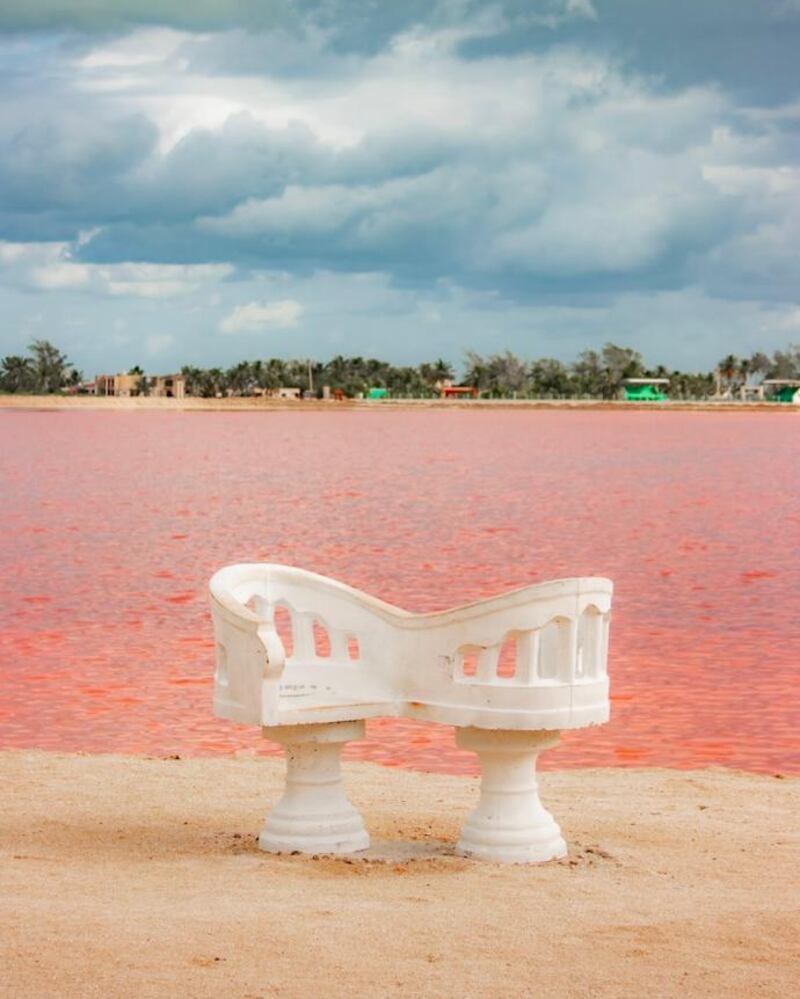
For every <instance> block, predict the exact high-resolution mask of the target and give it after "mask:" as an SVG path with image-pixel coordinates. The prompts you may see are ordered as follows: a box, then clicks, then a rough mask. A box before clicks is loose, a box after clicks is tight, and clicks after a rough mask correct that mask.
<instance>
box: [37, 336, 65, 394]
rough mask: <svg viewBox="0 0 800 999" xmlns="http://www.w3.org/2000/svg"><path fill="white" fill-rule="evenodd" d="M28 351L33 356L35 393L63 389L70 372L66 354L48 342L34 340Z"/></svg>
mask: <svg viewBox="0 0 800 999" xmlns="http://www.w3.org/2000/svg"><path fill="white" fill-rule="evenodd" d="M28 350H29V351H30V352H31V354H33V359H32V365H33V371H34V376H35V386H36V391H37V392H46V393H52V392H59V391H60V390H61V389H62V388H64V386H65V385H66V384H67V382H68V380H69V376H70V373H71V370H72V365H71V364H70V363H69V361H68V360H67V356H66V354H62V353H61V351H60V350H59V349H58V348H57V347H56V346H54V345H53V344H52V343H50V341H49V340H34V341H33V343H31V345H30V346H29V347H28Z"/></svg>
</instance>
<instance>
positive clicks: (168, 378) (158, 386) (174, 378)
mask: <svg viewBox="0 0 800 999" xmlns="http://www.w3.org/2000/svg"><path fill="white" fill-rule="evenodd" d="M149 382H150V395H154V396H160V397H162V398H167V399H183V397H184V396H185V395H186V379H185V378H184V377H183V375H152V376H151V377H150V378H149Z"/></svg>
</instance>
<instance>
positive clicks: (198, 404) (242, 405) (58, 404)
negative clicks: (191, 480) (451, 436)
mask: <svg viewBox="0 0 800 999" xmlns="http://www.w3.org/2000/svg"><path fill="white" fill-rule="evenodd" d="M0 409H44V410H53V409H73V410H74V409H78V410H86V409H110V410H123V411H131V410H134V411H135V410H146V409H158V410H161V411H174V412H181V411H186V410H195V411H197V410H212V411H215V412H218V411H226V412H227V411H230V412H251V411H255V412H260V411H264V412H269V411H273V410H274V411H278V410H282V411H287V410H288V411H294V412H297V413H303V412H305V413H307V412H323V413H328V412H342V411H346V410H361V411H369V412H373V413H375V412H380V411H382V410H384V411H385V410H386V409H417V410H419V409H426V410H427V409H443V410H448V409H489V410H497V409H514V410H521V409H540V410H547V409H549V410H587V409H604V410H617V411H619V412H630V411H631V410H641V411H645V412H687V411H689V412H695V411H698V412H699V411H707V412H714V413H718V412H720V411H724V412H739V413H752V412H762V413H776V412H779V413H800V406H791V405H781V404H779V403H775V402H736V401H733V402H727V401H722V402H697V401H692V400H685V401H684V400H677V399H673V400H668V401H666V402H659V403H652V402H643V403H638V402H631V401H621V400H617V399H612V400H602V399H470V400H459V399H380V400H368V399H343V400H340V401H338V402H337V401H335V400H333V399H302V400H300V399H267V398H261V397H251V396H242V397H239V396H230V397H228V398H225V399H201V398H199V397H197V396H186V397H184V398H183V399H166V398H162V397H154V396H91V395H77V396H64V395H0Z"/></svg>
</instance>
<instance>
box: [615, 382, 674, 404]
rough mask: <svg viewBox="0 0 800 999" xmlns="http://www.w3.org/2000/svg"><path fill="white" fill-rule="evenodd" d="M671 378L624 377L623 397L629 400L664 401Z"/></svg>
mask: <svg viewBox="0 0 800 999" xmlns="http://www.w3.org/2000/svg"><path fill="white" fill-rule="evenodd" d="M668 386H669V378H624V379H623V380H622V390H621V395H622V398H623V399H625V400H626V401H628V402H664V401H665V400H666V398H667V387H668Z"/></svg>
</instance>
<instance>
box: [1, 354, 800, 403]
mask: <svg viewBox="0 0 800 999" xmlns="http://www.w3.org/2000/svg"><path fill="white" fill-rule="evenodd" d="M128 373H129V374H132V375H138V376H139V381H138V383H137V385H138V387H137V388H136V389H135V390H134V391H136V392H138V393H139V394H142V395H146V394H147V393H148V392H149V378H148V376H147V375H146V374H145V372H144V371H143V369H142V368H141V367H140V366H138V365H137V366H136V367H133V368H131V369H130V370H129V372H128ZM181 374H182V375H183V376H184V378H185V383H186V393H187V395H196V396H202V397H205V398H215V397H218V396H231V395H234V396H248V395H255V394H258V393H263V392H269V391H270V390H274V389H278V388H281V387H293V388H299V389H300V390H301V391H303V392H304V393H306V392H309V393H311V394H312V395H321V394H322V389H323V386H328V387H329V388H330V389H331V390H332V391H336V390H337V389H338V390H340V391H341V392H343V393H344V394H345V395H346V396H350V397H354V396H358V395H363V394H366V393H367V392H368V391H369V390H370V389H372V388H384V389H386V390H387V391H388V393H389V394H390V395H392V396H395V397H400V398H425V397H432V396H435V395H437V394H438V391H439V388H440V386H441V385H442V384H443V383H447V382H454V381H455V377H456V373H455V371H454V369H453V366H452V365H451V364H450V363H449V362H448V361H445V360H444V359H442V358H438V359H437V360H435V361H431V362H428V361H426V362H423V363H422V364H419V365H416V366H411V365H405V366H404V365H401V366H398V365H394V364H390V363H389V362H388V361H382V360H379V359H377V358H363V357H343V356H342V355H337V356H336V357H334V358H332V359H331V360H329V361H324V362H323V361H316V360H309V359H293V360H284V359H282V358H275V357H273V358H269V359H267V360H256V361H240V362H239V363H238V364H235V365H233V366H232V367H230V368H218V367H217V368H199V367H194V366H191V365H187V366H185V367H183V368H182V369H181ZM626 378H668V379H669V380H670V386H669V395H670V397H671V398H673V399H707V398H709V397H712V396H714V395H716V396H719V395H722V394H724V393H730V394H734V393H736V392H737V391H738V390H739V389H740V388H741V387H742V386H743V385H750V384H757V383H758V382H760V381H762V380H763V379H765V378H787V379H800V345H792V346H789V347H788V348H787V349H786V350H782V351H781V350H776V351H775V352H774V353H773V354H771V355H767V354H764V353H761V352H760V351H759V352H756V353H753V354H751V355H750V356H749V357H741V358H740V357H736V356H735V355H733V354H728V355H727V356H726V357H724V358H722V359H721V360H720V362H719V364H718V365H717V366H716V367H715V369H714V370H713V371H709V372H699V373H691V372H683V371H677V370H672V369H670V368H667V367H665V366H663V365H658V366H657V367H655V368H648V367H647V366H646V365H645V363H644V360H643V358H642V355H641V354H640V353H639V352H638V351H636V350H633V349H632V348H630V347H620V346H618V345H617V344H614V343H607V344H606V345H605V346H604V347H603V348H602V349H601V350H599V351H598V350H584V351H582V352H581V353H580V354H579V355H578V357H577V358H576V359H575V360H574V361H572V362H571V363H565V362H563V361H559V360H557V359H555V358H540V359H538V360H534V361H527V360H524V359H522V358H520V357H517V356H516V355H515V354H512V353H511V351H504V352H502V353H497V354H489V355H486V356H484V355H482V354H478V353H476V352H475V351H467V353H466V355H465V359H464V374H463V377H462V379H461V382H460V384H462V385H464V386H468V387H473V388H476V389H478V390H480V393H481V395H482V396H483V397H485V398H494V399H507V398H536V399H614V398H616V397H617V396H618V394H619V391H620V386H621V384H622V382H623V380H624V379H626ZM82 381H83V376H82V375H81V373H80V371H78V370H77V369H76V368H75V366H74V365H72V364H71V363H70V361H69V360H68V358H67V357H66V355H65V354H63V353H62V352H61V351H60V350H59V349H58V348H57V347H55V346H54V345H53V344H51V343H49V342H48V341H47V340H34V341H33V342H32V343H31V345H30V347H29V349H28V356H17V355H11V356H8V357H4V358H2V360H0V391H3V392H19V393H29V394H43V393H53V392H64V391H75V390H76V389H77V388H78V387H79V386H80V385H81V383H82Z"/></svg>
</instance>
